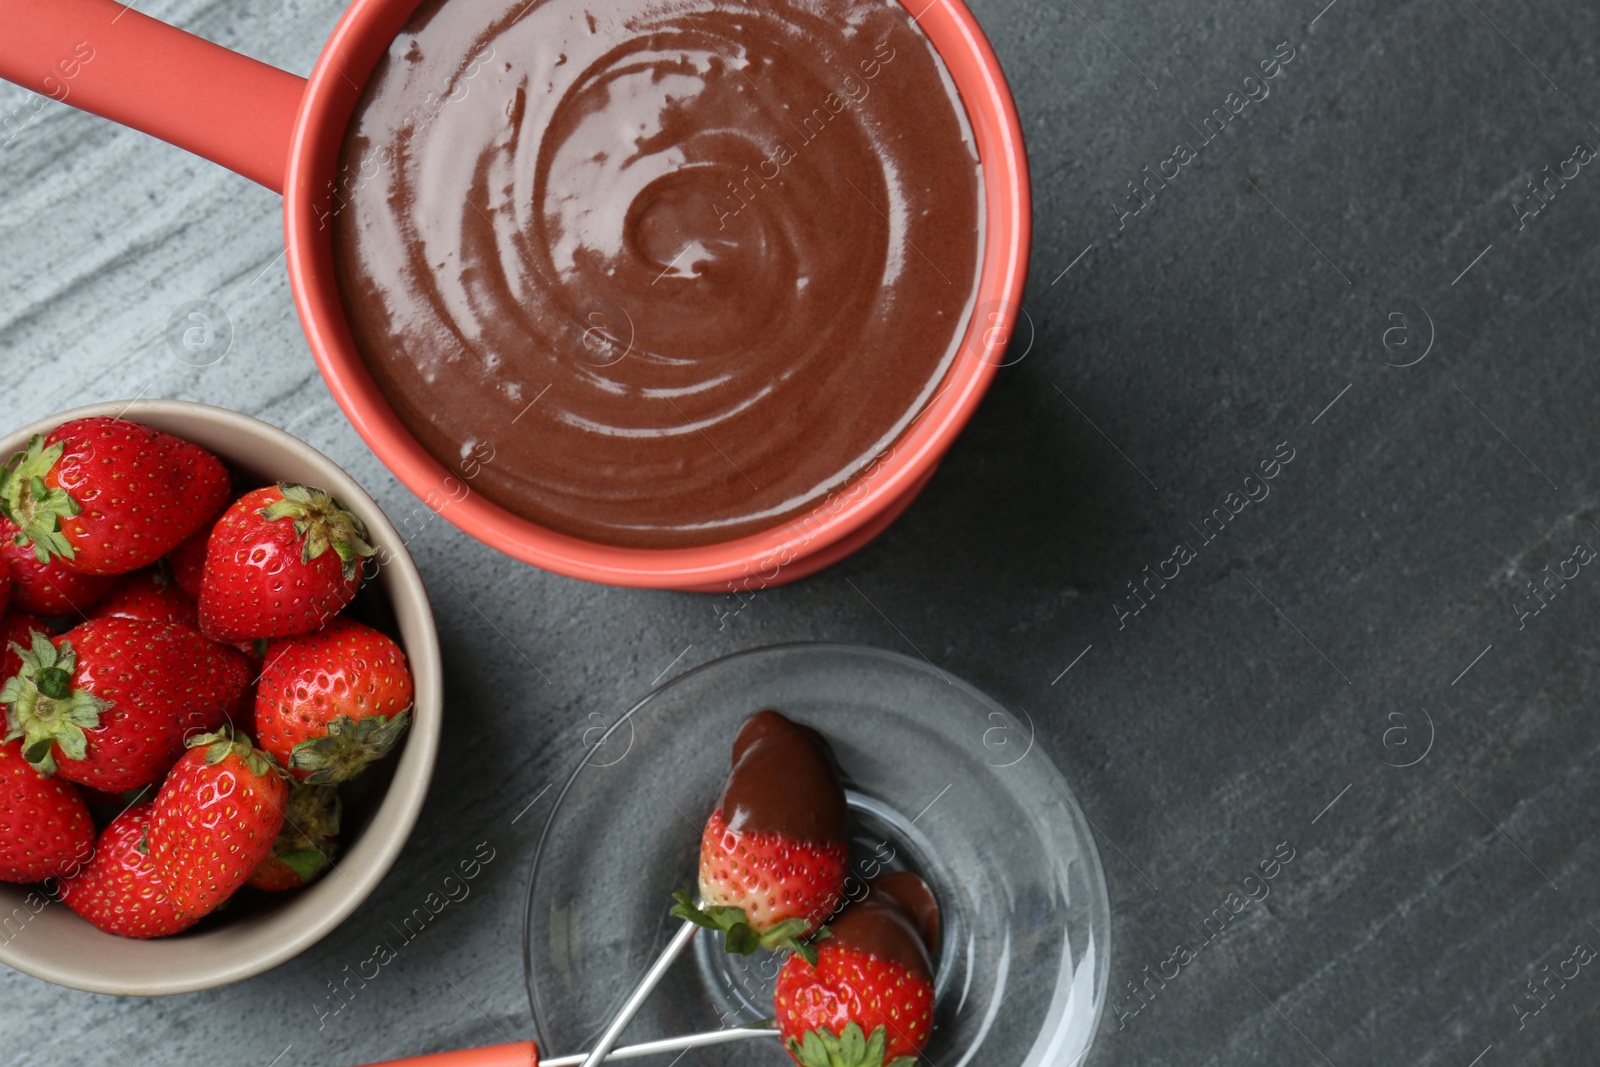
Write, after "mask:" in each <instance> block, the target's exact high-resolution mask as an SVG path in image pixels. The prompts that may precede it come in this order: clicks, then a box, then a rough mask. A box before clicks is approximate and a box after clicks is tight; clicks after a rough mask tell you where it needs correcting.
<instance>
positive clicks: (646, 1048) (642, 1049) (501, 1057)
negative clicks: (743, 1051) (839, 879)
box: [370, 1019, 778, 1067]
mask: <svg viewBox="0 0 1600 1067" xmlns="http://www.w3.org/2000/svg"><path fill="white" fill-rule="evenodd" d="M776 1036H778V1029H777V1026H776V1024H775V1023H774V1022H773V1021H772V1020H771V1019H767V1020H763V1021H761V1022H758V1023H750V1024H749V1025H747V1026H732V1027H724V1028H722V1029H721V1030H708V1031H706V1032H705V1033H701V1034H683V1035H681V1036H679V1037H664V1038H659V1039H657V1040H655V1041H643V1042H640V1043H639V1044H637V1045H624V1046H623V1047H621V1048H614V1049H612V1050H611V1051H610V1052H609V1053H608V1054H607V1055H606V1060H607V1061H611V1060H630V1059H636V1058H638V1057H640V1056H654V1055H657V1054H659V1053H663V1052H683V1051H687V1050H688V1049H692V1048H706V1047H707V1046H711V1045H723V1044H727V1043H729V1042H732V1041H744V1040H746V1039H748V1038H753V1037H776ZM592 1054H593V1053H592V1052H574V1053H573V1054H572V1055H570V1056H557V1057H555V1058H554V1059H548V1060H542V1059H540V1058H539V1048H538V1046H537V1045H535V1044H534V1043H533V1042H532V1041H515V1042H512V1043H511V1044H509V1045H490V1046H488V1047H486V1048H469V1049H462V1050H460V1051H459V1052H435V1053H431V1054H429V1055H426V1056H411V1057H408V1058H406V1059H403V1060H386V1061H385V1062H383V1063H374V1064H371V1065H370V1067H579V1065H580V1064H582V1063H583V1062H584V1061H585V1060H586V1059H587V1058H588V1057H589V1056H591V1055H592Z"/></svg>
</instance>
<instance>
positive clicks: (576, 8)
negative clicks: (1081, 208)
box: [330, 0, 982, 547]
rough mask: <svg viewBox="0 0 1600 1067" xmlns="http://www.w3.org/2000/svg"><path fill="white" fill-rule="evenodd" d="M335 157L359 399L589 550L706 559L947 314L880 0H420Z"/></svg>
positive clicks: (968, 161)
mask: <svg viewBox="0 0 1600 1067" xmlns="http://www.w3.org/2000/svg"><path fill="white" fill-rule="evenodd" d="M341 162H342V169H341V172H340V179H339V181H338V182H336V183H334V189H333V190H332V198H331V202H330V215H331V225H332V227H333V234H332V241H333V249H334V255H335V263H336V274H337V277H338V282H339V287H340V292H341V294H342V297H343V301H344V306H345V312H346V317H347V319H348V321H349V324H350V328H351V331H352V334H353V337H354V340H355V344H356V347H357V349H358V350H359V351H360V352H361V354H362V357H363V359H364V360H365V362H366V364H367V367H368V369H369V370H370V372H371V374H372V377H373V380H374V381H375V383H376V384H377V386H378V388H379V389H380V390H381V391H382V392H383V394H384V396H385V397H386V398H387V400H388V401H389V403H390V404H391V405H392V406H393V408H394V410H395V412H396V413H397V414H398V416H399V418H400V420H401V422H402V423H403V424H404V425H405V426H406V427H407V428H408V429H409V430H410V431H411V432H412V433H413V434H414V435H415V436H416V438H417V440H418V441H419V442H420V443H421V444H422V446H423V447H424V448H425V449H427V451H428V452H430V453H431V454H432V455H433V456H434V457H435V458H436V459H438V460H439V462H440V463H442V464H443V465H444V466H445V467H446V468H447V469H450V470H453V471H457V472H458V473H459V474H460V475H461V476H462V477H464V478H470V479H471V489H472V490H473V491H475V492H481V493H483V494H484V496H485V497H487V498H489V499H490V500H492V501H494V502H495V503H497V504H499V505H500V506H501V507H503V508H505V509H507V510H509V511H511V512H513V513H515V514H517V515H520V516H523V517H525V518H527V519H530V520H533V521H535V522H538V523H540V524H542V525H544V526H546V527H549V528H551V529H554V530H558V531H561V532H564V533H568V534H571V535H574V536H577V537H581V538H585V539H588V540H592V541H598V542H603V543H609V544H619V545H630V546H641V547H677V546H686V545H699V544H709V543H713V542H718V541H725V540H729V539H732V538H735V537H739V536H743V535H746V534H751V533H754V532H757V531H759V530H763V529H767V528H771V527H774V526H778V525H780V524H782V523H783V522H785V521H788V520H792V519H796V518H797V517H799V516H802V515H803V513H804V512H806V511H809V510H810V509H811V508H813V507H815V506H816V505H818V504H820V503H821V502H822V501H823V500H824V499H826V498H827V497H828V495H829V494H832V493H836V492H838V491H840V490H841V489H843V488H845V486H846V485H847V484H848V483H850V482H851V481H852V480H853V479H855V478H858V477H865V476H869V475H868V474H867V472H869V471H870V470H871V469H873V467H874V465H875V464H876V463H877V462H878V461H879V457H881V456H883V455H884V454H885V453H886V452H887V451H888V450H889V449H890V448H891V447H892V446H893V443H894V441H895V439H896V438H897V437H899V435H900V434H901V433H902V432H903V431H904V430H905V428H906V427H907V426H908V425H909V424H910V423H911V421H912V420H913V419H915V418H916V416H917V414H918V413H919V411H921V410H922V408H923V406H924V405H925V404H926V403H927V402H928V400H929V399H931V397H932V396H933V395H934V394H935V393H936V392H937V391H938V388H939V384H940V381H941V379H942V378H943V377H944V375H945V372H946V371H947V370H948V369H949V367H950V364H951V362H952V361H953V359H954V358H955V353H956V351H957V349H958V347H959V345H960V341H961V338H962V336H963V334H964V332H965V327H966V322H967V320H968V318H969V317H970V314H971V305H972V302H973V300H974V293H975V289H976V278H977V273H978V263H979V252H980V245H981V226H982V219H981V206H980V176H979V169H978V160H977V156H976V153H975V151H974V149H973V147H972V143H971V137H970V134H969V132H968V128H967V125H966V117H965V113H964V111H963V109H962V108H961V105H960V101H959V99H958V98H957V96H956V94H955V90H954V87H953V86H952V85H951V83H950V81H949V78H948V76H947V75H946V73H945V71H944V69H943V67H942V65H941V63H940V61H939V59H938V57H937V56H936V54H935V53H934V51H933V49H932V47H931V45H930V44H929V43H928V41H927V39H926V38H925V37H924V36H923V35H922V32H921V31H920V30H919V29H918V28H917V27H916V25H915V24H914V23H913V21H912V19H911V17H910V14H909V13H908V12H907V10H906V9H905V7H903V6H902V5H901V4H900V3H898V2H895V0H671V2H667V0H532V2H530V0H428V2H425V3H424V4H423V5H422V6H421V7H419V8H418V9H417V11H416V13H415V14H414V15H413V16H412V18H411V19H410V21H409V22H408V23H407V25H406V27H405V29H404V30H403V31H402V32H401V33H400V34H399V35H398V37H397V38H396V39H395V42H394V44H393V45H392V46H391V47H390V49H389V52H388V53H387V55H385V57H384V58H383V59H382V60H381V61H380V62H379V64H378V66H377V68H376V69H375V70H374V72H373V74H372V77H371V79H370V80H369V82H368V84H367V86H366V89H365V91H364V92H363V95H362V98H361V101H360V104H359V105H358V107H357V110H356V112H355V115H354V117H353V118H352V120H351V122H350V124H349V126H348V129H347V131H346V136H345V141H344V145H343V149H342V156H341ZM449 488H450V486H449V484H446V485H445V486H444V487H443V489H442V490H441V492H449ZM458 488H459V487H458Z"/></svg>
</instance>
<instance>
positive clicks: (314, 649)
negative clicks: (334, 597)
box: [256, 618, 411, 784]
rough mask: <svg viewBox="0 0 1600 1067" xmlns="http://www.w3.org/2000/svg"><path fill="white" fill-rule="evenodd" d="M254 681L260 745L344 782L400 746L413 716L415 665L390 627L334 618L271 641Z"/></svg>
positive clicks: (310, 775)
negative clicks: (387, 632)
mask: <svg viewBox="0 0 1600 1067" xmlns="http://www.w3.org/2000/svg"><path fill="white" fill-rule="evenodd" d="M266 662H267V665H266V666H265V667H264V668H262V671H261V681H260V684H259V685H257V686H256V733H257V734H259V735H260V739H261V747H262V748H264V749H266V750H267V751H268V752H270V753H272V755H273V756H274V757H276V758H277V760H278V762H279V763H281V764H283V765H284V766H285V767H288V768H289V769H290V770H291V771H293V772H294V774H295V776H296V777H298V778H301V779H304V780H305V781H307V782H312V783H316V784H321V783H326V782H345V781H349V780H350V779H351V778H354V777H355V776H356V775H357V774H359V773H361V771H362V770H363V769H364V768H365V767H366V766H367V764H369V763H371V762H373V761H374V760H378V759H382V758H383V757H384V756H386V755H387V754H388V753H389V750H390V749H391V748H393V747H394V743H395V742H396V741H397V740H399V738H400V735H401V734H402V733H404V732H405V728H406V726H407V725H408V724H409V723H410V721H411V672H410V671H408V670H407V669H406V657H405V653H404V652H401V651H400V646H399V645H397V644H395V643H394V642H393V641H392V640H390V639H389V637H388V636H387V635H385V634H381V633H379V632H378V631H377V630H374V629H372V628H371V627H370V626H363V625H362V624H361V623H359V622H356V621H355V620H354V619H344V618H340V619H335V620H334V621H333V622H332V623H331V624H330V625H329V626H328V628H327V629H325V630H321V631H319V632H317V633H314V634H304V635H301V636H297V637H290V638H285V639H284V640H281V641H273V642H270V643H269V644H268V645H267V653H266Z"/></svg>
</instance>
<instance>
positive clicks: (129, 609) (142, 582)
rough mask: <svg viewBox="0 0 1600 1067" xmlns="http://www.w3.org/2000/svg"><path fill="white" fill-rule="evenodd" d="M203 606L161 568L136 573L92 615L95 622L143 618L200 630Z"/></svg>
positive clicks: (100, 604) (91, 613) (92, 611)
mask: <svg viewBox="0 0 1600 1067" xmlns="http://www.w3.org/2000/svg"><path fill="white" fill-rule="evenodd" d="M199 611H200V609H199V607H198V605H196V604H195V602H194V600H193V599H192V598H191V597H190V596H189V594H188V593H185V592H184V591H183V590H182V589H179V588H178V587H177V585H176V584H175V583H174V582H173V580H172V575H171V574H169V573H168V572H167V571H166V570H165V569H163V568H162V567H160V566H159V565H157V566H155V567H146V568H145V569H144V570H139V571H134V572H133V573H132V574H130V575H128V576H127V577H126V578H124V579H122V582H121V584H120V585H118V586H117V587H116V588H115V589H113V590H112V591H111V595H110V596H108V597H106V598H105V599H104V600H102V601H101V602H100V603H99V604H98V605H97V606H96V607H95V608H94V609H93V610H91V611H90V612H89V618H91V619H108V618H118V619H141V620H143V621H144V622H165V623H171V624H172V625H174V626H187V627H188V628H189V629H191V630H198V629H199V628H200V616H199Z"/></svg>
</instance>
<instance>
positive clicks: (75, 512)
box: [0, 417, 229, 574]
mask: <svg viewBox="0 0 1600 1067" xmlns="http://www.w3.org/2000/svg"><path fill="white" fill-rule="evenodd" d="M228 490H229V484H228V472H227V470H226V468H224V467H223V466H222V462H221V460H219V459H217V457H216V456H213V455H212V454H211V453H210V452H207V451H206V450H205V449H203V448H201V447H200V446H199V445H194V444H190V443H189V442H188V441H184V440H181V439H180V438H177V437H173V436H172V435H171V434H165V433H162V432H160V431H159V430H153V429H151V428H150V427H148V426H141V425H140V424H138V423H136V422H128V421H127V420H125V419H113V418H103V417H97V418H88V419H75V420H73V421H72V422H67V423H63V424H62V425H60V426H58V427H56V428H55V429H54V430H51V431H50V432H49V433H48V434H45V435H43V436H39V435H35V436H34V437H33V439H32V440H30V441H29V442H28V447H27V448H26V449H24V450H23V451H21V452H18V453H17V454H16V455H15V456H13V457H12V458H11V461H10V463H8V464H7V465H6V466H5V467H4V468H3V469H0V514H3V515H5V517H6V518H8V519H10V520H11V521H12V522H14V523H15V524H16V525H17V528H18V530H19V531H20V535H21V537H22V538H23V539H24V541H25V542H26V543H28V544H29V545H31V547H32V549H33V552H34V555H35V558H37V559H38V560H39V561H40V562H41V563H43V562H46V561H48V560H49V559H51V558H59V559H60V560H61V561H62V563H63V564H64V565H65V566H67V567H69V568H71V569H72V570H75V571H78V572H80V573H83V574H124V573H126V572H128V571H131V570H137V569H138V568H140V567H143V566H145V565H146V564H149V563H154V562H155V561H156V560H157V559H160V558H161V556H162V555H164V554H165V553H166V552H167V551H168V550H170V549H172V548H173V547H175V546H176V545H177V544H178V543H179V542H181V541H182V540H183V539H184V538H186V537H188V536H189V535H190V534H192V533H193V532H194V531H195V530H196V529H198V528H199V526H200V524H201V523H203V522H205V520H206V518H207V517H208V516H210V515H215V514H216V512H217V509H218V508H219V507H221V506H222V504H223V502H224V501H226V500H227V498H228Z"/></svg>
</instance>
